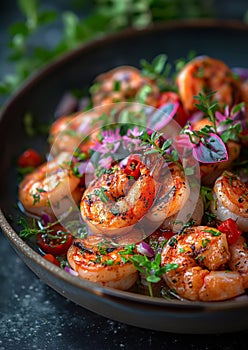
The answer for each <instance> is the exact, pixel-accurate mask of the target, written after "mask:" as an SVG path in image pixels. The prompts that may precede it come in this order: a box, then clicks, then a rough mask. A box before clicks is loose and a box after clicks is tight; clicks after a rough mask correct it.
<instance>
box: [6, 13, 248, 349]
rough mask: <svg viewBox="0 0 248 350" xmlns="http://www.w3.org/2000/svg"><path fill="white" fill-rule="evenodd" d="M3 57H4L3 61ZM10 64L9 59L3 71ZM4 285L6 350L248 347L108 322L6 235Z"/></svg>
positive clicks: (242, 340) (241, 341)
mask: <svg viewBox="0 0 248 350" xmlns="http://www.w3.org/2000/svg"><path fill="white" fill-rule="evenodd" d="M1 17H2V16H1ZM2 38H3V36H2ZM0 40H3V39H0ZM1 42H2V41H1ZM185 49H186V44H185ZM243 50H245V49H241V52H240V54H241V63H243V60H242V52H243ZM219 54H220V55H221V47H220V48H219ZM3 56H5V55H2V54H1V56H0V58H1V60H4V57H3ZM151 56H153V53H151ZM172 58H173V57H172ZM5 64H6V63H5V61H4V63H3V65H2V66H1V68H3V67H5V66H4V65H5ZM0 281H1V285H0V350H12V349H22V350H25V349H27V350H29V349H41V350H43V349H61V350H63V349H72V350H74V349H86V350H87V349H111V350H112V349H141V348H143V349H168V350H169V349H170V350H174V349H175V350H176V349H195V350H197V349H199V350H212V349H213V350H215V349H217V350H218V349H220V350H229V349H230V350H232V349H240V350H242V349H247V336H248V331H244V332H239V333H235V334H234V335H233V334H223V335H218V334H216V335H179V334H171V333H163V332H156V331H149V330H144V329H140V328H136V327H131V326H127V325H124V324H122V323H119V322H115V321H112V320H108V319H105V318H103V317H100V316H98V315H96V314H94V313H92V312H90V311H87V310H85V309H83V308H81V307H79V306H76V305H75V304H74V303H72V302H70V301H69V300H67V299H65V298H64V297H62V296H61V295H59V294H57V293H56V292H55V291H54V290H52V289H51V288H49V287H48V286H46V285H45V284H44V283H43V282H41V281H40V280H39V279H38V278H37V277H36V276H35V275H34V274H33V273H32V272H31V271H30V270H29V269H28V268H27V267H26V266H25V265H24V263H23V262H22V261H21V260H20V259H19V258H18V257H17V255H16V253H15V252H14V251H13V249H12V248H11V247H10V245H9V243H8V242H7V240H6V238H5V237H4V236H3V235H2V234H1V233H0ZM185 322H187V321H185Z"/></svg>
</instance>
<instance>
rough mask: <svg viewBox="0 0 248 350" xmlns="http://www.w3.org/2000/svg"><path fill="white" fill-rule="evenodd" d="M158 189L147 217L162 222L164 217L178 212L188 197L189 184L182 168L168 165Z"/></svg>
mask: <svg viewBox="0 0 248 350" xmlns="http://www.w3.org/2000/svg"><path fill="white" fill-rule="evenodd" d="M160 184H161V186H160V190H159V192H158V195H157V199H156V202H155V203H154V205H153V206H152V208H151V210H150V212H149V213H148V215H147V218H148V219H149V220H151V221H152V222H160V223H162V222H163V221H164V220H165V219H166V218H168V217H171V216H172V215H174V214H176V213H178V212H179V211H180V209H182V208H183V206H184V204H185V202H186V201H187V199H188V198H189V193H190V190H189V184H188V182H187V179H186V177H185V174H184V172H183V170H182V169H181V168H180V167H179V166H178V165H176V164H172V165H170V166H169V167H168V169H167V172H166V174H165V175H164V176H162V177H161V180H160Z"/></svg>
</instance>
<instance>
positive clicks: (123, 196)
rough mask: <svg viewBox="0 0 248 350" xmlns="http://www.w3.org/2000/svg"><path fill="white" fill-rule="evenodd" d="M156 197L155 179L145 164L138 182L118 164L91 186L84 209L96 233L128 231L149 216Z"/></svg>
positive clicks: (83, 204)
mask: <svg viewBox="0 0 248 350" xmlns="http://www.w3.org/2000/svg"><path fill="white" fill-rule="evenodd" d="M154 197H155V181H154V180H153V178H152V176H151V175H150V171H149V169H148V168H147V167H146V166H145V165H144V164H143V163H141V165H140V175H139V177H138V179H137V180H136V181H135V180H133V179H130V177H129V175H128V174H127V173H126V172H125V169H122V168H120V167H119V166H117V167H115V168H114V169H113V171H108V172H107V173H106V174H103V175H102V176H100V178H98V179H96V180H94V181H93V182H92V183H91V184H90V185H89V186H88V188H87V189H86V190H85V192H84V195H83V197H82V200H81V204H80V210H81V214H82V217H83V219H84V220H85V222H86V223H87V225H88V227H89V228H90V230H92V232H95V233H103V232H105V233H106V234H110V235H111V234H118V233H124V232H128V231H129V230H130V229H131V228H132V226H133V225H134V224H136V223H137V222H138V221H139V220H141V219H142V218H143V217H144V216H145V215H146V213H147V212H148V210H149V208H150V207H151V205H152V204H153V200H154Z"/></svg>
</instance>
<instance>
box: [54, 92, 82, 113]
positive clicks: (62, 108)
mask: <svg viewBox="0 0 248 350" xmlns="http://www.w3.org/2000/svg"><path fill="white" fill-rule="evenodd" d="M77 105H78V99H77V98H76V97H75V96H74V95H72V94H71V93H70V92H66V93H65V94H64V95H63V96H62V98H61V100H60V102H59V104H58V106H57V108H56V110H55V114H54V116H55V119H57V118H59V117H61V116H63V115H67V114H70V113H73V112H75V111H76V109H77Z"/></svg>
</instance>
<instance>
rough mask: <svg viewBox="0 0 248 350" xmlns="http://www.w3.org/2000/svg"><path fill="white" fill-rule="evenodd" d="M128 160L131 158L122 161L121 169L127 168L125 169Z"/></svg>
mask: <svg viewBox="0 0 248 350" xmlns="http://www.w3.org/2000/svg"><path fill="white" fill-rule="evenodd" d="M128 158H129V156H128V157H126V158H124V159H122V160H121V161H120V167H121V168H122V169H123V168H125V167H126V166H127V162H128Z"/></svg>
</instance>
